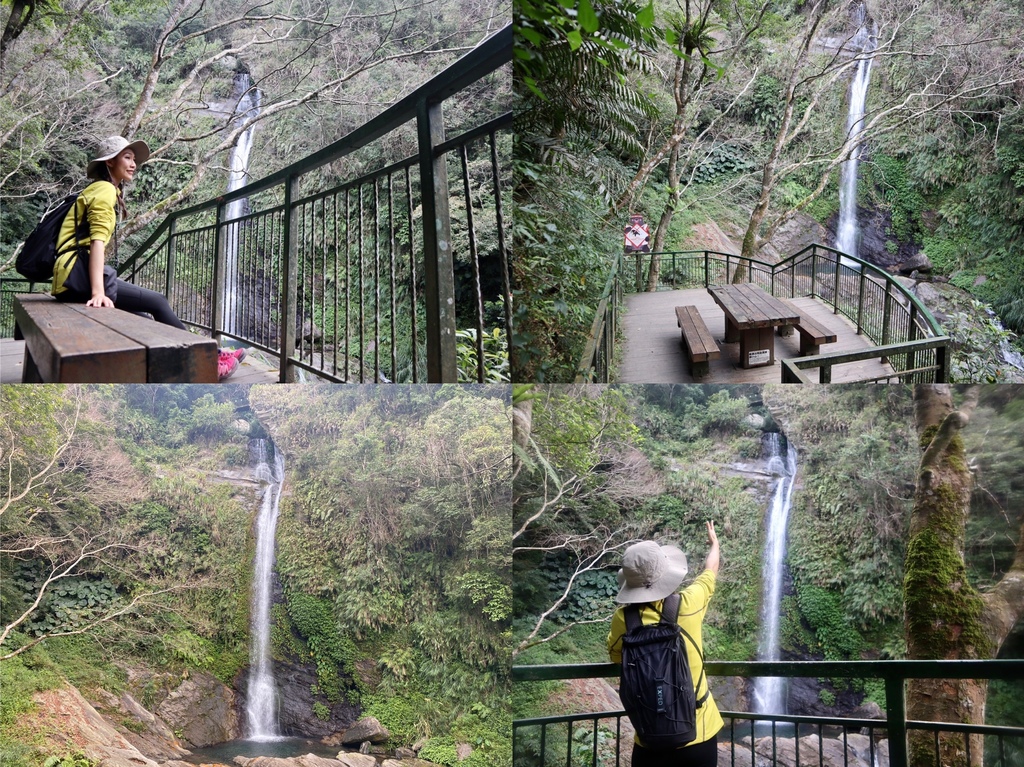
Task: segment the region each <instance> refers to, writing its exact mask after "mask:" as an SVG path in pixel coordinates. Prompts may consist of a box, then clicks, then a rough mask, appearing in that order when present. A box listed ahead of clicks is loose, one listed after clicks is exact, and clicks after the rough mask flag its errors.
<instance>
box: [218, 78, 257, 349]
mask: <svg viewBox="0 0 1024 767" xmlns="http://www.w3.org/2000/svg"><path fill="white" fill-rule="evenodd" d="M234 98H235V100H236V104H237V105H236V107H235V110H234V113H235V115H236V116H235V119H234V120H233V121H232V123H231V129H232V130H235V129H237V128H239V127H242V126H247V127H246V128H245V130H244V131H242V133H241V134H239V136H238V140H237V141H236V142H235V145H234V146H233V147H231V153H230V154H229V155H228V188H227V191H229V192H233V191H234V190H236V189H239V188H241V187H242V186H244V185H245V182H246V180H247V178H248V175H249V154H250V153H251V152H252V140H253V133H254V132H255V129H256V126H255V124H254V123H253V120H254V119H255V118H256V117H257V116H258V115H259V113H260V100H261V94H260V91H259V89H258V88H254V87H252V78H251V77H250V76H249V73H248V72H239V73H238V74H236V75H235V87H234ZM248 203H249V200H248V198H245V197H242V198H240V199H238V200H232V201H231V202H229V203H228V204H227V207H226V208H225V211H224V219H225V221H232V220H234V219H238V218H240V217H241V216H244V215H246V213H247V212H248ZM242 226H243V224H242V223H241V222H238V223H234V224H228V226H227V227H226V229H225V241H224V329H225V330H227V331H228V332H229V333H238V332H239V329H238V316H237V315H238V312H237V303H238V283H239V274H238V243H239V234H240V231H241V228H242Z"/></svg>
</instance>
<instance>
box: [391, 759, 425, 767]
mask: <svg viewBox="0 0 1024 767" xmlns="http://www.w3.org/2000/svg"><path fill="white" fill-rule="evenodd" d="M380 767H437V765H436V764H435V763H434V762H428V761H427V760H426V759H385V760H384V761H383V762H381V765H380Z"/></svg>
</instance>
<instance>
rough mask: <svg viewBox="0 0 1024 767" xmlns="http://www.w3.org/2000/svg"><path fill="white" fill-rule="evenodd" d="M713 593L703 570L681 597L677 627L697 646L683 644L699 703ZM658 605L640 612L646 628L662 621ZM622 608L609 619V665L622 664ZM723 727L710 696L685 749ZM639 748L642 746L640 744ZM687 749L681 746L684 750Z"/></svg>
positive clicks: (704, 688) (711, 574) (710, 579)
mask: <svg viewBox="0 0 1024 767" xmlns="http://www.w3.org/2000/svg"><path fill="white" fill-rule="evenodd" d="M714 593H715V574H714V572H712V571H711V570H705V571H704V572H703V573H701V574H700V575H698V576H697V578H696V579H695V580H694V581H693V583H691V584H690V585H689V586H687V587H686V588H685V589H684V590H683V592H682V594H681V595H680V596H681V599H680V602H679V621H678V622H679V625H680V626H681V627H682V628H683V629H685V630H686V632H687V633H688V634H689V635H690V636H691V637H693V640H694V642H696V644H697V646H696V647H694V645H693V643H691V642H690V640H689V639H686V638H684V639H683V644H684V645H685V646H686V657H687V660H689V662H690V674H691V675H692V677H693V681H694V684H696V685H697V689H696V691H695V692H696V695H697V700H700V698H701V696H702V695H704V693H705V692H708V693H710V690H709V688H708V678H707V676H705V675H704V674H703V671H704V662H703V661H702V660H701V655H702V654H703V652H704V638H703V636H702V634H701V626H702V625H703V623H704V614H705V613H706V612H707V611H708V602H710V601H711V595H712V594H714ZM661 606H662V601H661V600H659V601H657V602H652V603H649V604H646V605H644V606H643V608H642V609H641V610H640V619H641V620H642V621H643V622H644V624H645V625H650V624H652V623H657V622H658V621H660V620H661ZM623 609H624V608H623V607H619V609H617V610H616V611H615V614H614V615H613V616H612V627H611V631H609V632H608V657H609V658H610V659H611V661H612V663H622V637H623V636H625V634H626V616H625V613H624V612H623ZM723 724H724V722H723V721H722V715H721V714H720V713H719V712H718V705H717V704H716V703H715V698H714V696H713V695H710V694H709V695H708V697H707V700H705V701H704V705H703V706H701V707H700V708H698V709H697V738H696V739H695V740H694V741H693V742H692V743H688V744H687V746H692V745H695V744H697V743H703V742H704V741H706V740H708V739H710V738H712V737H714V736H715V735H717V734H718V731H719V730H720V729H722V725H723ZM637 742H638V743H640V739H639V738H637ZM640 745H643V743H640ZM687 746H683V748H686V747H687Z"/></svg>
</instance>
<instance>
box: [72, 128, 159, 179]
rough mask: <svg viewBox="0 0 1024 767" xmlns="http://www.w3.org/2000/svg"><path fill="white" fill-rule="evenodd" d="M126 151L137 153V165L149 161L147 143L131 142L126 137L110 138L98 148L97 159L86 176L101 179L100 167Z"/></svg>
mask: <svg viewBox="0 0 1024 767" xmlns="http://www.w3.org/2000/svg"><path fill="white" fill-rule="evenodd" d="M125 149H131V150H132V151H133V152H135V164H136V165H142V163H144V162H145V161H146V160H148V159H149V144H147V143H146V142H145V141H132V142H129V141H128V139H126V138H125V137H124V136H108V137H107V138H105V139H103V140H102V141H101V142H100V145H99V146H98V147H97V148H96V154H97V157H95V158H93V159H92V160H91V161H90V162H89V166H88V167H87V168H86V169H85V175H87V176H88V177H89V178H95V179H98V178H100V175H99V169H100V166H101V165H102V164H103V163H105V162H106V161H107V160H113V159H114V158H115V157H117V156H118V155H119V154H121V152H123V151H124V150H125Z"/></svg>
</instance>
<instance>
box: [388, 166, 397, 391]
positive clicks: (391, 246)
mask: <svg viewBox="0 0 1024 767" xmlns="http://www.w3.org/2000/svg"><path fill="white" fill-rule="evenodd" d="M395 247H396V245H395V174H393V173H389V174H388V265H389V276H388V295H389V297H390V305H391V307H390V308H391V369H390V371H389V372H388V378H390V379H391V381H392V382H396V381H397V380H398V332H397V329H396V327H395V323H396V319H397V316H398V304H397V303H396V297H395Z"/></svg>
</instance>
